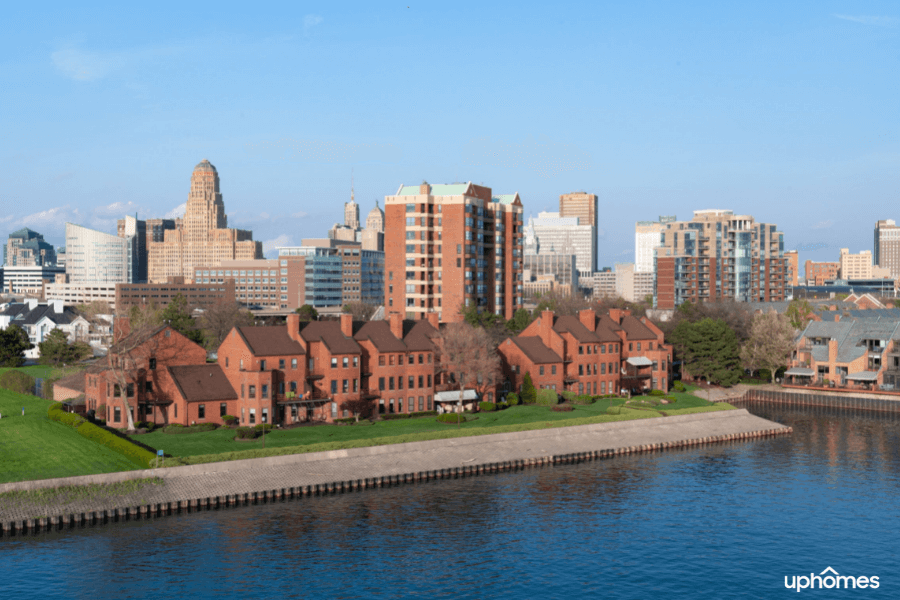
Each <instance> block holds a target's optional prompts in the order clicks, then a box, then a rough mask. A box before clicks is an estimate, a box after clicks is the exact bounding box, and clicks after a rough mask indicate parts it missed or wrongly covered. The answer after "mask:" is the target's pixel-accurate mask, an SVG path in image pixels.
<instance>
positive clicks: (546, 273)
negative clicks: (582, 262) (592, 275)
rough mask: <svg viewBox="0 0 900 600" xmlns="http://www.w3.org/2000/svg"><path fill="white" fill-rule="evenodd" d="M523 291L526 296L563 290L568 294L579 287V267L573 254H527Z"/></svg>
mask: <svg viewBox="0 0 900 600" xmlns="http://www.w3.org/2000/svg"><path fill="white" fill-rule="evenodd" d="M522 279H523V282H524V283H523V291H524V292H525V295H526V296H530V295H534V294H535V293H537V292H539V293H544V292H548V291H551V290H561V291H563V292H564V293H566V294H571V293H572V292H573V291H575V292H577V291H578V289H579V285H580V283H579V278H578V269H577V268H576V266H575V256H574V255H572V254H527V253H526V254H525V260H524V269H523V276H522Z"/></svg>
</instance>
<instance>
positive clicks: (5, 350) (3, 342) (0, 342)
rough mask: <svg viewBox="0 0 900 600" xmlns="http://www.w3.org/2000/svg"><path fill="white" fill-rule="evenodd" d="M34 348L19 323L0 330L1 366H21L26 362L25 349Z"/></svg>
mask: <svg viewBox="0 0 900 600" xmlns="http://www.w3.org/2000/svg"><path fill="white" fill-rule="evenodd" d="M32 348H34V345H33V344H32V343H31V342H30V341H29V340H28V334H27V333H26V332H25V330H24V329H22V328H21V327H19V326H18V325H10V326H9V327H7V328H6V329H3V330H0V367H21V366H22V365H24V364H25V351H26V350H31V349H32Z"/></svg>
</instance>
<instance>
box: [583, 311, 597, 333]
mask: <svg viewBox="0 0 900 600" xmlns="http://www.w3.org/2000/svg"><path fill="white" fill-rule="evenodd" d="M578 320H579V321H581V324H582V325H584V326H585V327H587V328H588V331H596V330H597V313H595V312H594V309H592V308H586V309H584V310H581V311H578Z"/></svg>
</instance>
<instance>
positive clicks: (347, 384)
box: [341, 379, 350, 394]
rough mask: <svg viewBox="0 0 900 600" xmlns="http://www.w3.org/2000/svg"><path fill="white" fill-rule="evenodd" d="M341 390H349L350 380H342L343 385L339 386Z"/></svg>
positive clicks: (344, 391)
mask: <svg viewBox="0 0 900 600" xmlns="http://www.w3.org/2000/svg"><path fill="white" fill-rule="evenodd" d="M341 391H342V392H343V393H345V394H346V393H347V392H349V391H350V380H349V379H345V380H344V381H343V385H342V386H341Z"/></svg>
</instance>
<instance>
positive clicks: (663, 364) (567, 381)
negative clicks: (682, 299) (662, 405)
mask: <svg viewBox="0 0 900 600" xmlns="http://www.w3.org/2000/svg"><path fill="white" fill-rule="evenodd" d="M498 351H499V353H500V356H501V358H502V360H503V371H504V375H505V376H506V378H507V380H508V381H509V383H510V386H511V387H512V389H514V390H516V391H518V390H521V389H522V383H523V381H524V378H525V373H530V374H531V378H532V382H533V383H534V386H535V387H536V388H542V389H552V390H556V391H557V392H562V391H564V390H566V391H571V392H575V393H577V394H609V393H618V392H619V391H620V390H622V389H626V390H631V391H634V392H638V393H639V392H640V391H641V390H648V389H662V390H666V389H668V385H669V383H670V382H671V379H672V377H671V369H672V347H671V346H670V345H668V344H666V343H664V341H663V333H662V331H660V330H659V329H658V328H657V327H656V326H655V325H654V324H653V323H652V322H650V321H649V320H647V319H646V318H641V319H638V318H636V317H634V316H632V315H631V313H630V312H629V311H627V310H620V309H611V310H610V311H609V314H607V315H602V316H598V315H597V314H596V313H595V312H594V311H593V310H591V309H587V310H582V311H581V312H580V313H579V314H578V316H556V315H555V314H554V313H553V311H544V312H543V313H541V316H540V317H538V318H537V319H535V321H534V322H533V323H531V325H529V326H528V327H526V328H525V330H524V331H522V333H520V334H519V335H518V336H515V337H511V338H509V339H507V340H505V341H504V342H503V343H501V344H500V347H499V349H498Z"/></svg>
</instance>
